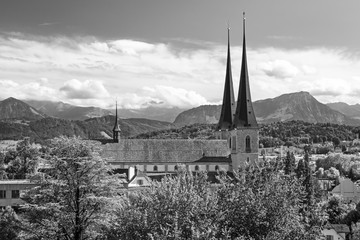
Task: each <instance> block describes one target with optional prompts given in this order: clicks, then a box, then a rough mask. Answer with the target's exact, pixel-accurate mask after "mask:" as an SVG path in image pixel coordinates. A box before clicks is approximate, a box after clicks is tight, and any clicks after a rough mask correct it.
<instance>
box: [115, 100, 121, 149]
mask: <svg viewBox="0 0 360 240" xmlns="http://www.w3.org/2000/svg"><path fill="white" fill-rule="evenodd" d="M117 110H118V109H117V101H116V109H115V124H114V128H113V140H114V142H119V134H120V132H121V129H120V127H119V124H118V111H117Z"/></svg>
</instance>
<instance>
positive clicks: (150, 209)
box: [109, 169, 218, 239]
mask: <svg viewBox="0 0 360 240" xmlns="http://www.w3.org/2000/svg"><path fill="white" fill-rule="evenodd" d="M217 216H218V211H217V197H216V192H213V191H211V188H210V183H209V182H207V176H206V174H204V173H197V174H196V175H192V173H191V172H188V171H186V170H185V169H179V172H178V174H177V175H176V176H166V177H165V178H164V179H163V180H162V181H161V182H153V183H152V186H151V187H150V189H147V190H144V191H140V192H137V193H132V194H130V195H129V198H128V200H127V201H125V203H124V207H123V208H122V209H120V210H119V212H118V214H117V219H116V220H115V221H114V222H113V228H112V230H111V231H110V233H109V238H110V239H213V238H214V237H215V234H216V233H217V229H218V225H217Z"/></svg>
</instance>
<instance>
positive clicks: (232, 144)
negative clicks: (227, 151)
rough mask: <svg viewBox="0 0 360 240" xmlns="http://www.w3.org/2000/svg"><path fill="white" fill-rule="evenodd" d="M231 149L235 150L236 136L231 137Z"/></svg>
mask: <svg viewBox="0 0 360 240" xmlns="http://www.w3.org/2000/svg"><path fill="white" fill-rule="evenodd" d="M231 149H232V150H236V136H233V137H232V141H231Z"/></svg>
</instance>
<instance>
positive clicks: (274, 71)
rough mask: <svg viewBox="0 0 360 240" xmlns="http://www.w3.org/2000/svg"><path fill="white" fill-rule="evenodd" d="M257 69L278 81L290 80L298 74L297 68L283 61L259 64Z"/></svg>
mask: <svg viewBox="0 0 360 240" xmlns="http://www.w3.org/2000/svg"><path fill="white" fill-rule="evenodd" d="M259 68H260V69H261V70H262V71H264V73H265V74H266V75H267V76H269V77H275V78H278V79H291V78H294V77H295V76H296V75H297V74H298V72H299V70H298V68H297V67H295V66H294V65H293V64H291V63H290V62H288V61H285V60H275V61H270V62H265V63H260V64H259Z"/></svg>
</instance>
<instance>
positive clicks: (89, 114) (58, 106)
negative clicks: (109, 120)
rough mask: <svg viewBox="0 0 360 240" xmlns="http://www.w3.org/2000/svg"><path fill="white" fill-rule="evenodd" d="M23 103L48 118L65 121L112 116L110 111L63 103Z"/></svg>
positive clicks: (34, 101)
mask: <svg viewBox="0 0 360 240" xmlns="http://www.w3.org/2000/svg"><path fill="white" fill-rule="evenodd" d="M25 102H26V103H27V104H29V105H30V106H32V107H34V108H35V109H37V110H39V111H41V112H43V113H45V114H47V115H48V116H51V117H56V118H62V119H67V120H85V119H88V118H93V117H102V116H106V115H112V114H113V113H112V111H110V110H106V109H102V108H98V107H79V106H74V105H71V104H68V103H63V102H52V101H37V100H27V101H25Z"/></svg>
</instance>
